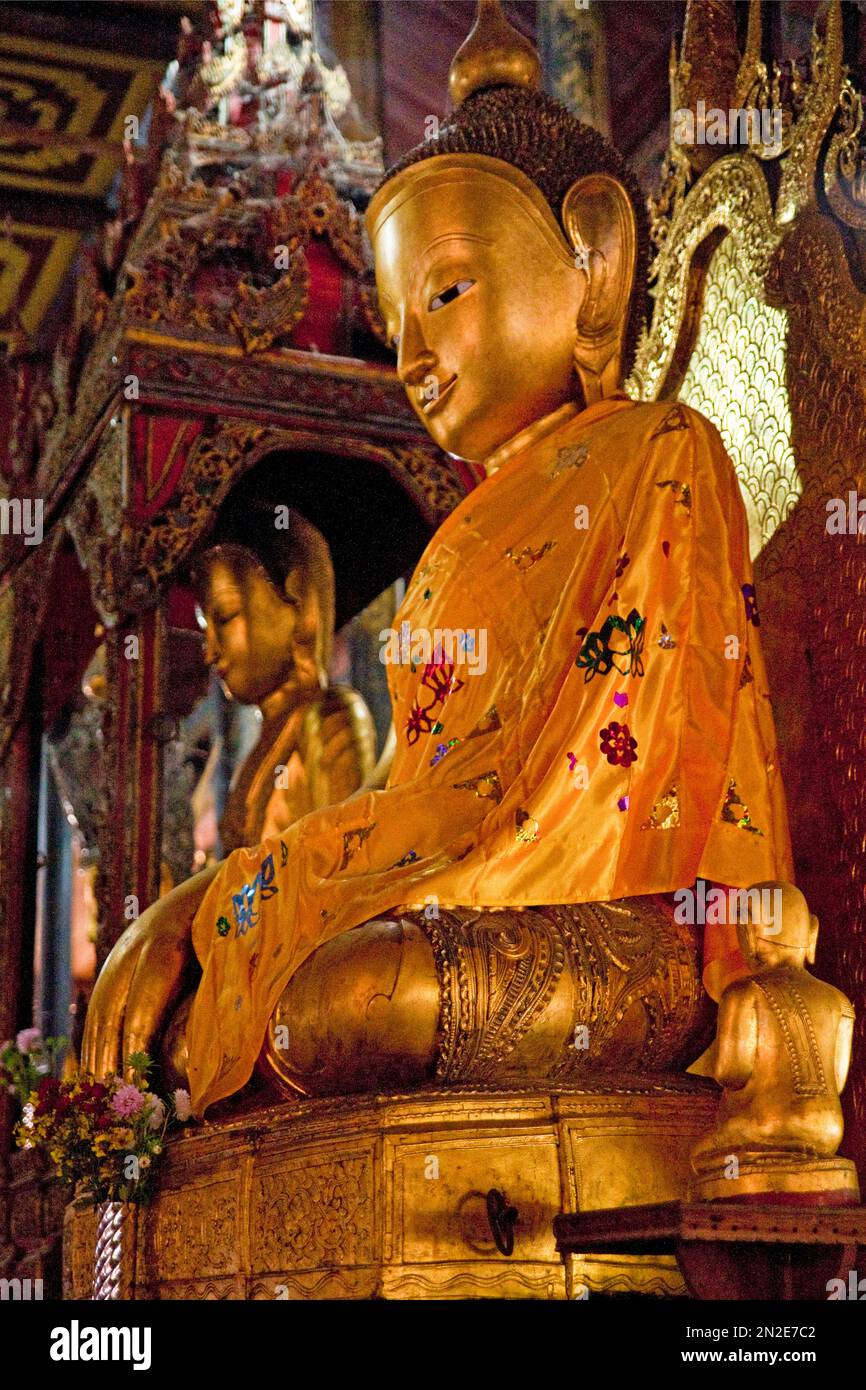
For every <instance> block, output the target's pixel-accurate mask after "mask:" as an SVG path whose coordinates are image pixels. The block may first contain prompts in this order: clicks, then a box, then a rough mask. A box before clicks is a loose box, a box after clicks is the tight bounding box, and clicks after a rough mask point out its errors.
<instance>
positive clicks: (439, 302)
mask: <svg viewBox="0 0 866 1390" xmlns="http://www.w3.org/2000/svg"><path fill="white" fill-rule="evenodd" d="M474 284H475V281H474V280H458V281H457V283H456V285H449V286H448V288H447V290H442V292H441V293H440V294H434V296H433V298H432V299H431V300H430V303H429V304H428V305H427V309H428V312H429V313H431V314H433V313H435V312H436V310H437V309H443V308H444V307H445V305H446V304H450V303H451V301H452V299H457V298H459V296H460V295H461V294H465V293H466V291H467V290H471V289H472V286H473V285H474Z"/></svg>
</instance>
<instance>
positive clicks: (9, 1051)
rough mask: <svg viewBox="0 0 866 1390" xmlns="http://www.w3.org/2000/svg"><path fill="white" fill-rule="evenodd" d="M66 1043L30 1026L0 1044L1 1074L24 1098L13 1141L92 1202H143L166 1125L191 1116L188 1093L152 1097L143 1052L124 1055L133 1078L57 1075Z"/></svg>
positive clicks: (148, 1190)
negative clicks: (39, 1154) (36, 1152)
mask: <svg viewBox="0 0 866 1390" xmlns="http://www.w3.org/2000/svg"><path fill="white" fill-rule="evenodd" d="M62 1042H63V1040H62V1039H53V1038H47V1039H42V1037H41V1034H39V1030H38V1029H34V1028H28V1029H25V1030H24V1031H23V1032H22V1033H19V1034H18V1037H17V1038H16V1040H15V1044H14V1045H13V1044H12V1043H7V1044H5V1046H4V1047H3V1048H2V1049H0V1073H2V1077H3V1080H4V1081H5V1082H6V1084H7V1086H8V1089H9V1090H10V1091H13V1092H14V1093H15V1094H17V1095H18V1097H19V1099H20V1100H21V1103H22V1114H21V1119H20V1121H19V1122H18V1124H17V1125H16V1127H15V1142H16V1143H17V1144H18V1146H19V1148H23V1149H41V1150H42V1151H43V1152H44V1153H46V1154H47V1155H48V1157H49V1158H50V1159H51V1161H52V1163H53V1164H54V1169H55V1172H56V1174H57V1177H58V1178H59V1179H60V1181H61V1182H63V1183H66V1184H67V1185H68V1186H70V1187H75V1188H79V1190H80V1191H82V1192H83V1194H84V1195H87V1196H89V1197H91V1198H92V1200H93V1201H94V1202H97V1203H99V1202H106V1201H114V1202H139V1203H142V1202H146V1201H147V1199H148V1196H149V1192H150V1184H151V1179H152V1177H153V1171H154V1168H153V1162H154V1159H155V1158H156V1157H158V1155H159V1154H160V1153H161V1152H162V1148H163V1141H164V1138H165V1133H166V1130H167V1128H168V1126H169V1124H170V1123H171V1122H172V1121H173V1120H179V1121H184V1120H187V1119H189V1115H190V1104H189V1096H188V1094H187V1092H186V1091H183V1090H176V1091H175V1092H174V1093H173V1095H172V1097H171V1099H170V1100H169V1101H164V1100H161V1099H160V1098H159V1096H157V1095H155V1094H154V1093H153V1092H152V1091H151V1090H150V1086H149V1083H148V1079H147V1073H148V1072H149V1071H150V1070H151V1066H152V1063H151V1060H150V1058H149V1057H148V1056H147V1054H146V1053H144V1052H139V1053H134V1054H133V1055H132V1056H131V1057H129V1058H128V1059H127V1065H128V1066H129V1068H130V1070H131V1071H132V1080H131V1081H126V1080H124V1078H123V1077H122V1076H113V1077H109V1078H108V1079H107V1080H106V1081H97V1080H96V1078H95V1077H93V1076H90V1075H89V1074H88V1073H86V1072H78V1073H77V1074H76V1075H74V1076H72V1077H70V1078H69V1079H68V1080H58V1078H57V1077H56V1076H54V1075H52V1074H51V1069H52V1068H51V1065H50V1063H51V1062H52V1061H53V1060H54V1059H55V1058H56V1056H57V1053H58V1051H59V1046H58V1044H59V1045H60V1046H62ZM46 1059H48V1062H49V1064H48V1065H46Z"/></svg>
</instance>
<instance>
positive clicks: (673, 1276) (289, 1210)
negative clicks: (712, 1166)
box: [64, 1076, 716, 1299]
mask: <svg viewBox="0 0 866 1390" xmlns="http://www.w3.org/2000/svg"><path fill="white" fill-rule="evenodd" d="M715 1108H716V1098H715V1096H714V1094H713V1092H712V1090H711V1089H710V1088H709V1087H708V1086H707V1085H706V1083H703V1082H699V1081H697V1080H693V1079H691V1078H684V1079H682V1080H679V1079H678V1078H672V1077H665V1078H659V1077H653V1076H643V1077H631V1078H606V1081H605V1086H604V1088H602V1087H600V1086H599V1087H596V1088H593V1087H591V1086H587V1085H584V1086H582V1087H581V1088H580V1089H577V1088H576V1087H571V1088H560V1089H550V1088H548V1089H545V1090H539V1091H530V1090H524V1091H514V1092H505V1091H478V1090H475V1091H470V1090H462V1089H457V1088H452V1089H449V1090H427V1091H421V1092H416V1093H414V1094H412V1095H409V1096H407V1095H402V1096H365V1097H343V1098H341V1099H319V1100H300V1101H297V1102H294V1103H291V1104H287V1105H280V1106H275V1107H271V1108H269V1109H266V1110H259V1111H256V1112H254V1113H247V1114H246V1115H243V1116H238V1117H237V1118H234V1119H229V1120H222V1121H220V1122H218V1123H211V1124H207V1125H204V1126H202V1127H201V1128H199V1129H195V1130H190V1131H189V1132H187V1133H185V1134H183V1135H182V1136H180V1137H179V1138H177V1139H175V1140H173V1141H171V1142H170V1143H169V1144H168V1145H167V1146H166V1154H165V1161H164V1166H163V1169H162V1173H161V1176H160V1183H159V1188H158V1190H157V1192H156V1194H155V1196H154V1200H153V1202H152V1204H151V1205H150V1206H148V1207H145V1208H142V1209H141V1211H140V1212H139V1220H138V1223H137V1231H136V1235H135V1251H134V1260H133V1261H132V1272H131V1273H130V1274H129V1276H128V1278H127V1284H126V1287H125V1288H124V1289H123V1290H121V1296H123V1297H128V1298H143V1299H148V1298H158V1299H185V1298H195V1299H201V1298H214V1299H321V1298H352V1299H355V1298H373V1297H378V1298H393V1299H439V1298H526V1297H533V1298H567V1297H583V1296H585V1295H586V1293H587V1292H588V1293H589V1294H590V1295H592V1294H594V1293H600V1292H614V1291H615V1292H630V1293H635V1292H641V1293H649V1294H659V1295H670V1294H680V1293H682V1292H683V1284H682V1280H681V1278H680V1275H679V1273H678V1271H677V1269H676V1265H675V1262H674V1260H673V1258H672V1257H665V1256H645V1257H637V1256H625V1255H623V1256H592V1257H587V1258H582V1257H580V1256H575V1255H572V1256H569V1257H568V1259H567V1261H566V1263H565V1264H563V1261H562V1259H561V1258H560V1256H559V1255H557V1253H556V1249H555V1245H554V1239H553V1231H552V1223H553V1218H554V1216H556V1215H557V1214H558V1213H559V1212H560V1211H576V1210H590V1209H595V1208H599V1207H610V1206H631V1205H637V1204H641V1203H649V1202H662V1201H667V1200H670V1199H674V1198H678V1197H683V1196H684V1195H685V1191H686V1187H687V1184H688V1172H689V1152H690V1150H691V1148H692V1147H693V1145H694V1143H695V1141H696V1140H697V1139H698V1138H699V1137H700V1136H701V1135H702V1134H705V1133H706V1132H707V1131H708V1130H709V1128H710V1126H711V1124H712V1121H713V1118H714V1114H715ZM491 1188H497V1189H498V1190H499V1191H500V1192H502V1193H503V1194H504V1195H505V1197H506V1199H507V1202H508V1204H509V1205H510V1206H512V1207H514V1208H516V1211H517V1219H516V1224H515V1226H514V1247H513V1253H512V1254H511V1255H510V1256H505V1255H503V1254H500V1253H499V1250H498V1249H497V1247H496V1245H495V1244H494V1240H493V1237H492V1233H491V1229H490V1225H489V1221H488V1216H487V1202H486V1196H487V1193H488V1192H489V1191H490V1189H491ZM94 1238H95V1215H94V1214H93V1213H92V1212H91V1211H88V1210H86V1209H82V1208H81V1207H80V1206H79V1205H77V1204H76V1203H73V1204H72V1206H70V1207H69V1209H68V1210H67V1220H66V1228H65V1236H64V1257H65V1258H64V1275H65V1277H64V1293H65V1296H66V1297H67V1298H88V1297H89V1296H90V1289H91V1287H92V1282H93V1248H94Z"/></svg>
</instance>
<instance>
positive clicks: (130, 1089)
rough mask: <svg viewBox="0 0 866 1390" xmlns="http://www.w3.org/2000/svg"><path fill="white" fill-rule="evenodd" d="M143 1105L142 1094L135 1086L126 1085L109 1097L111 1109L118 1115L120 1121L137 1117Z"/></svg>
mask: <svg viewBox="0 0 866 1390" xmlns="http://www.w3.org/2000/svg"><path fill="white" fill-rule="evenodd" d="M143 1105H144V1095H143V1093H142V1092H141V1091H140V1090H139V1089H138V1087H137V1086H130V1085H128V1084H126V1083H124V1085H123V1086H121V1087H120V1089H119V1090H117V1091H115V1093H114V1095H113V1096H112V1097H111V1108H112V1110H113V1111H114V1113H115V1115H120V1116H121V1118H122V1119H128V1118H129V1117H130V1116H132V1115H137V1114H138V1112H139V1111H140V1109H141V1107H142V1106H143Z"/></svg>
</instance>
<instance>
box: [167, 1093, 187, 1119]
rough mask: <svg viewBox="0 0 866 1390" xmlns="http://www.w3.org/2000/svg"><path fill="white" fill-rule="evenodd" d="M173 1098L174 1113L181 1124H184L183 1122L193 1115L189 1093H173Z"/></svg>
mask: <svg viewBox="0 0 866 1390" xmlns="http://www.w3.org/2000/svg"><path fill="white" fill-rule="evenodd" d="M171 1097H172V1100H173V1101H174V1113H175V1115H177V1118H178V1119H179V1120H180V1121H181V1123H183V1121H184V1120H188V1119H189V1117H190V1115H191V1114H192V1105H191V1104H190V1099H189V1091H183V1090H177V1091H172V1093H171Z"/></svg>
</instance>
